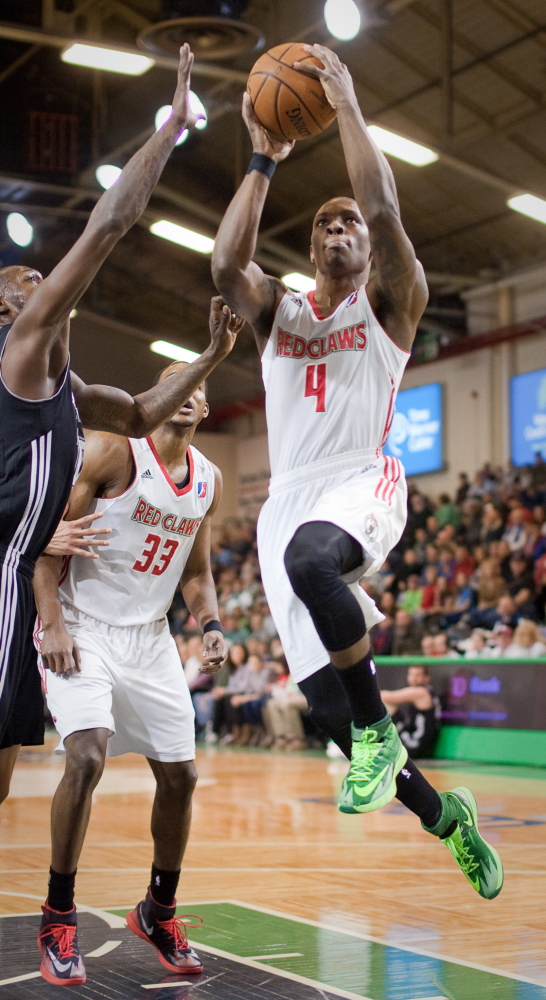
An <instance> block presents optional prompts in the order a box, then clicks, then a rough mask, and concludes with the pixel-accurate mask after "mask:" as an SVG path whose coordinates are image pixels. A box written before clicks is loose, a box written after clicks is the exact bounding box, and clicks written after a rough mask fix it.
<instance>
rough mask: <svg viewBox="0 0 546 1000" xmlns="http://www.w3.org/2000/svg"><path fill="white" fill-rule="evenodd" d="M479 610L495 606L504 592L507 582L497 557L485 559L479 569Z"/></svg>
mask: <svg viewBox="0 0 546 1000" xmlns="http://www.w3.org/2000/svg"><path fill="white" fill-rule="evenodd" d="M477 581H478V611H485V610H487V609H488V608H494V607H495V605H496V604H497V603H498V601H499V599H500V597H501V596H502V594H503V593H504V590H505V583H504V580H503V578H502V575H501V571H500V567H499V564H498V562H497V561H496V560H495V559H484V561H483V562H482V563H481V565H479V566H478V571H477Z"/></svg>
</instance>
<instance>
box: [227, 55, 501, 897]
mask: <svg viewBox="0 0 546 1000" xmlns="http://www.w3.org/2000/svg"><path fill="white" fill-rule="evenodd" d="M306 49H307V51H308V52H309V53H311V54H313V55H314V56H316V57H318V59H319V60H320V62H321V64H322V68H321V67H314V66H312V65H309V64H308V63H306V64H305V71H306V72H307V73H311V74H313V75H315V76H317V77H318V78H319V79H320V81H321V83H322V86H323V87H324V90H325V92H326V96H327V98H328V100H329V101H330V104H332V106H333V107H334V108H335V109H336V111H337V117H338V122H339V130H340V134H341V141H342V144H343V150H344V153H345V159H346V164H347V170H348V173H349V178H350V181H351V185H352V189H353V192H354V199H353V198H345V197H342V198H339V197H336V198H332V199H330V200H329V201H327V202H326V203H325V204H324V205H322V207H321V208H320V209H319V210H318V212H317V214H316V216H315V218H314V222H313V230H312V235H311V260H312V262H313V263H314V264H315V266H316V269H317V275H316V283H317V287H316V292H314V293H313V292H310V293H309V295H308V296H307V297H304V296H302V295H295V294H292V293H291V292H289V291H288V290H287V289H286V288H285V287H284V286H283V284H282V283H281V282H280V281H279V280H278V279H276V278H272V277H268V276H267V275H265V274H264V273H263V272H262V271H261V269H260V268H259V267H258V266H257V265H256V264H255V263H254V262H253V260H252V258H253V254H254V250H255V247H256V240H257V236H258V228H259V224H260V218H261V214H262V210H263V206H264V203H265V199H266V196H267V192H268V189H269V181H270V179H271V177H272V175H273V172H274V170H275V167H276V165H277V163H280V162H281V161H282V160H284V159H285V158H286V157H287V156H288V154H289V153H290V150H291V148H292V145H293V144H292V143H284V144H283V143H281V142H279V141H276V140H275V139H273V138H272V137H271V136H269V135H268V133H267V132H266V131H265V130H264V129H263V128H262V127H261V125H260V124H259V122H258V121H257V119H256V117H255V116H254V113H253V111H252V107H251V103H250V98H249V96H248V95H245V98H244V104H243V116H244V119H245V122H246V124H247V127H248V130H249V133H250V137H251V140H252V145H253V150H254V155H253V157H252V159H251V161H250V165H249V168H248V171H247V174H246V177H245V178H244V180H243V182H242V184H241V186H240V188H239V190H238V191H237V193H236V195H235V197H234V198H233V201H232V202H231V205H230V206H229V208H228V210H227V212H226V215H225V217H224V220H223V222H222V224H221V226H220V230H219V232H218V235H217V238H216V243H215V248H214V253H213V261H212V270H213V278H214V281H215V283H216V286H217V288H218V290H219V291H220V293H221V295H222V296H223V297H224V298H225V300H226V302H227V303H228V304H229V305H230V306H231V308H232V309H233V310H234V311H235V312H236V313H237V314H238V315H240V316H243V317H244V318H245V319H246V320H247V321H248V322H249V323H250V324H251V325H252V327H253V329H254V332H255V336H256V341H257V344H258V348H259V350H260V353H261V356H262V372H263V379H264V384H265V389H266V415H267V423H268V435H269V453H270V460H271V473H272V479H271V485H270V496H269V499H268V500H267V502H266V504H265V506H264V507H263V509H262V512H261V515H260V519H259V523H258V547H259V554H260V565H261V570H262V577H263V582H264V586H265V590H266V594H267V598H268V602H269V605H270V607H271V611H272V614H273V617H274V619H275V622H276V625H277V628H278V630H279V635H280V638H281V641H282V644H283V648H284V650H285V653H286V656H287V659H288V662H289V665H290V668H291V671H292V673H293V676H294V679H295V680H296V681H297V683H298V684H299V686H300V687H301V689H302V691H303V692H304V694H305V696H306V698H307V701H308V703H309V705H310V707H311V711H312V713H313V717H314V718H315V719H316V720H317V722H318V723H319V725H321V726H322V728H323V729H324V730H325V731H326V732H327V733H328V735H329V736H331V737H332V739H334V740H335V741H336V742H337V743H338V744H339V746H340V747H341V749H342V750H343V751H344V752H345V754H346V755H347V757H349V758H350V760H351V765H350V769H349V772H348V774H347V777H346V779H345V780H344V782H343V786H342V789H341V794H340V798H339V808H340V809H341V810H342V811H343V812H349V813H354V812H370V811H372V810H374V809H378V808H379V807H380V806H383V805H386V803H388V802H389V801H390V800H391V799H392V798H393V796H394V795H396V796H397V797H398V798H399V799H400V801H401V802H403V803H404V804H405V805H406V806H407V807H408V808H409V809H411V810H412V811H413V812H414V813H416V814H417V816H419V817H420V819H421V821H422V824H423V826H424V828H425V829H426V830H428V831H429V832H430V833H432V834H435V835H436V836H438V837H440V838H442V840H444V842H445V843H446V844H447V846H448V847H449V849H450V850H451V852H452V853H453V855H454V857H455V859H456V861H457V863H458V864H459V866H460V867H461V869H462V870H463V872H464V874H465V875H466V877H467V878H468V880H469V881H470V883H471V884H472V886H473V887H474V888H475V889H476V890H477V891H478V892H479V893H480V895H482V896H484V897H485V898H488V899H492V898H493V897H494V896H496V895H497V894H498V893H499V892H500V889H501V887H502V881H503V872H502V865H501V862H500V859H499V857H498V855H497V853H496V851H494V850H493V848H491V847H490V846H489V845H488V844H487V843H486V842H485V841H484V840H483V839H482V837H481V836H480V834H479V833H478V827H477V808H476V804H475V801H474V798H473V796H472V794H471V793H470V792H469V791H468V790H466V789H455V790H454V791H450V792H445V793H441V794H438V793H437V792H436V791H435V789H434V788H432V786H431V785H430V784H429V783H428V782H427V781H426V780H425V778H424V777H423V776H422V775H421V774H420V772H419V771H418V769H417V768H416V767H415V765H414V764H413V763H412V762H411V761H409V760H407V750H406V749H405V747H404V746H403V744H402V743H401V741H400V739H399V736H398V733H397V731H396V727H395V726H393V724H392V722H391V719H390V716H389V713H388V712H387V711H386V708H385V706H384V705H383V703H382V701H381V697H380V693H379V688H378V685H377V680H376V675H375V667H374V663H373V660H372V655H371V649H370V640H369V637H368V634H367V631H368V628H369V627H370V625H372V624H375V622H377V621H378V620H380V619H378V612H377V609H376V608H375V605H373V602H371V601H370V599H369V598H367V595H365V594H364V592H363V591H362V588H360V587H359V585H358V581H359V580H360V579H361V578H362V577H363V576H367V575H370V574H373V573H375V572H376V571H377V570H378V569H379V567H380V566H381V564H382V563H383V562H384V560H385V558H386V557H387V555H388V553H389V551H390V550H391V549H392V548H393V546H394V545H396V543H397V542H398V540H399V538H400V536H401V534H402V531H403V529H404V525H405V522H406V495H407V491H406V483H405V478H404V470H403V468H402V466H401V464H400V462H399V461H398V460H397V459H395V458H390V457H385V456H384V455H383V452H382V448H383V445H384V444H385V442H386V440H387V436H388V433H389V428H390V426H391V422H392V417H393V412H394V405H395V399H396V393H397V390H398V387H399V385H400V381H401V378H402V374H403V371H404V368H405V366H406V363H407V360H408V358H409V356H410V351H411V347H412V344H413V340H414V337H415V333H416V329H417V324H418V322H419V319H420V317H421V315H422V313H423V310H424V308H425V305H426V302H427V287H426V283H425V277H424V273H423V269H422V267H421V264H420V263H419V262H418V261H417V259H416V256H415V252H414V249H413V247H412V245H411V243H410V241H409V239H408V237H407V235H406V233H405V232H404V228H403V225H402V221H401V217H400V208H399V204H398V198H397V194H396V187H395V182H394V177H393V174H392V171H391V169H390V167H389V164H388V162H387V160H386V158H385V157H384V156H383V154H382V153H381V152H380V151H379V149H378V148H377V146H376V145H375V143H374V141H373V139H372V137H371V135H370V133H369V132H368V129H367V128H366V123H365V121H364V119H363V116H362V113H361V111H360V108H359V106H358V102H357V99H356V95H355V92H354V87H353V82H352V79H351V76H350V74H349V72H348V70H347V67H346V66H344V65H343V63H341V62H340V60H339V58H338V57H337V55H336V54H335V53H333V52H331V51H330V50H329V49H327V48H325V47H323V46H321V45H314V46H306ZM297 65H298V64H296V66H297ZM372 265H373V269H374V273H373V275H371V273H370V272H371V269H372Z"/></svg>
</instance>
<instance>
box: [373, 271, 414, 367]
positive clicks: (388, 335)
mask: <svg viewBox="0 0 546 1000" xmlns="http://www.w3.org/2000/svg"><path fill="white" fill-rule="evenodd" d="M364 294H365V296H366V302H367V303H368V305H369V307H370V309H371V311H372V315H373V317H374V319H375V322H376V323H377V325H378V327H379V329H380V330H381V332H382V333H384V334H385V336H386V338H387V340H390V342H391V344H394V346H395V347H396V350H397V351H400V353H401V354H403V355H405V357H407V358H411V351H406V350H405V349H404V348H403V347H400V344H397V343H396V341H395V340H393V338H392V337H391V335H390V333H387V331H386V330H385V327H384V326H383V325H382V324H381V323H380V322H379V320H378V318H377V316H376V315H375V310H374V307H373V306H372V304H371V302H370V296H369V295H368V288H367V286H366V285H364Z"/></svg>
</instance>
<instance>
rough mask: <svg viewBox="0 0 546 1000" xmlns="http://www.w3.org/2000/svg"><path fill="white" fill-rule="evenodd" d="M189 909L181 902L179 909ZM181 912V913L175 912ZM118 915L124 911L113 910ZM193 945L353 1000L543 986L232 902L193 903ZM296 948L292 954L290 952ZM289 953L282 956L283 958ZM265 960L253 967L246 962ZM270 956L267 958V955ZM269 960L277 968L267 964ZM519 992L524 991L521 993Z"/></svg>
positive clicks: (545, 999) (529, 999) (499, 999)
mask: <svg viewBox="0 0 546 1000" xmlns="http://www.w3.org/2000/svg"><path fill="white" fill-rule="evenodd" d="M195 905H196V904H195V903H186V904H184V908H183V909H184V910H188V909H192V908H194V907H195ZM179 910H180V911H182V908H179ZM116 912H117V913H118V914H119V915H121V914H122V912H123V913H125V912H127V911H126V910H125V908H124V909H123V910H122V909H121V908H120V909H118V910H117V911H116ZM199 913H200V915H201V916H202V917H203V918H204V921H205V923H204V925H203V927H200V928H196V929H192V942H191V943H192V945H193V946H194V947H196V948H198V949H199V948H201V949H202V950H203V951H209V952H210V953H211V954H215V955H218V956H220V957H223V958H227V959H231V960H233V961H237V962H240V963H241V964H244V965H249V966H251V967H253V968H254V967H256V968H259V969H262V970H264V969H265V970H268V971H270V972H271V973H272V974H273V975H276V976H280V977H281V978H286V979H292V980H293V981H295V982H301V983H305V984H306V985H311V986H314V987H315V988H317V989H322V990H325V991H328V992H330V993H332V994H333V995H335V996H340V997H347V998H354V1000H391V998H392V1000H426V998H429V1000H431V998H432V997H434V998H436V1000H439V998H440V997H444V998H445V997H449V998H454V997H456V998H457V1000H546V985H545V984H542V983H540V982H537V980H536V979H531V978H529V977H526V976H514V975H510V974H508V973H504V972H500V971H498V970H496V969H492V968H488V967H487V966H481V965H478V964H476V963H472V962H464V961H459V960H457V959H451V958H447V957H444V956H442V955H438V954H434V953H433V952H427V951H424V950H422V949H419V948H412V947H408V946H406V945H400V946H398V945H392V944H389V943H388V942H387V941H383V940H380V939H376V938H372V937H370V936H367V935H365V934H359V933H358V932H356V931H355V932H352V931H347V930H343V929H340V928H338V927H334V926H329V925H326V924H320V923H317V922H315V921H311V920H306V919H304V918H302V917H293V916H287V915H285V914H281V913H277V912H275V911H271V910H267V909H265V908H264V907H257V906H253V905H251V904H247V903H241V902H237V901H226V902H221V903H219V902H216V903H204V904H200V905H199ZM296 949H297V954H294V951H296ZM284 951H286V952H289V953H290V952H292V954H291V955H290V956H289V955H286V956H285V957H280V955H281V953H282V952H284ZM256 955H260V956H264V958H263V959H260V961H259V962H258V961H256V959H255V958H253V957H252V956H256ZM266 956H269V957H266ZM272 962H274V963H275V964H274V965H273V964H269V963H272ZM522 991H523V992H522Z"/></svg>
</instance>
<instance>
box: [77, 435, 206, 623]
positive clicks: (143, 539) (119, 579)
mask: <svg viewBox="0 0 546 1000" xmlns="http://www.w3.org/2000/svg"><path fill="white" fill-rule="evenodd" d="M129 443H130V446H131V450H132V452H133V458H134V469H135V473H134V477H133V480H132V482H131V484H130V486H129V487H128V488H127V489H126V490H125V492H124V493H122V494H121V495H120V496H118V497H111V498H108V499H98V500H94V501H93V502H92V504H91V506H90V508H89V513H91V512H93V511H95V510H97V511H102V512H103V513H104V518H103V522H102V524H103V525H104V527H105V528H111V529H112V534H111V535H110V536H109V540H110V545H109V547H108V548H105V549H103V550H102V553H101V556H100V559H72V560H71V561H70V564H69V567H68V572H67V574H66V576H65V578H64V579H63V580H62V582H61V584H60V591H61V598H62V599H63V600H64V601H66V602H67V603H68V604H72V605H74V607H76V608H78V609H79V610H80V611H83V612H84V613H86V612H87V611H88V609H89V608H90V607H92V608H93V614H94V615H95V616H96V617H97V618H100V619H101V621H105V622H108V623H109V624H110V625H120V626H123V625H144V624H147V623H149V622H153V621H157V620H158V619H159V618H163V617H164V615H165V613H166V611H167V609H168V608H169V605H170V604H171V601H172V596H173V593H174V592H175V590H176V588H177V586H178V583H179V580H180V577H181V576H182V572H183V570H184V566H185V565H186V562H187V559H188V556H189V554H190V551H191V548H192V545H193V542H194V539H195V535H196V534H197V531H198V530H199V526H200V524H201V522H202V520H203V518H204V516H205V514H206V513H207V511H208V509H209V507H210V505H211V503H212V501H213V499H214V468H213V466H212V465H211V463H210V462H209V461H208V460H207V459H206V458H205V456H204V455H202V454H201V452H199V451H198V450H197V449H196V448H194V447H192V446H190V447H189V448H188V465H189V481H188V483H187V485H185V486H183V487H182V489H179V488H178V487H177V486H176V485H175V483H173V481H172V479H171V478H170V476H169V474H168V472H167V470H166V469H165V468H164V466H163V464H162V462H161V459H160V458H159V456H158V454H157V452H156V450H155V448H154V445H153V442H152V440H151V438H146V439H144V438H143V439H139V440H135V439H130V442H129Z"/></svg>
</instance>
